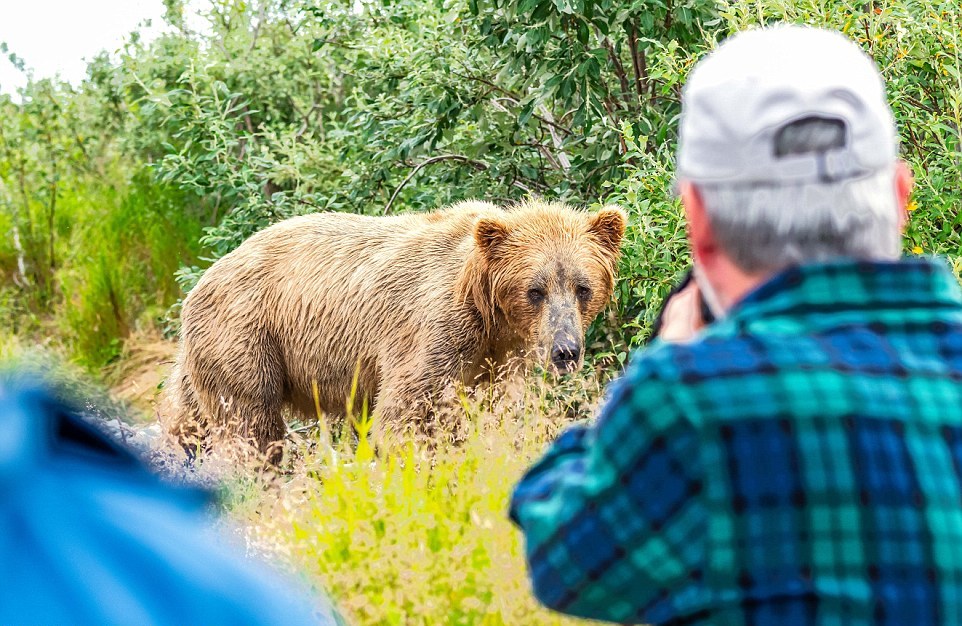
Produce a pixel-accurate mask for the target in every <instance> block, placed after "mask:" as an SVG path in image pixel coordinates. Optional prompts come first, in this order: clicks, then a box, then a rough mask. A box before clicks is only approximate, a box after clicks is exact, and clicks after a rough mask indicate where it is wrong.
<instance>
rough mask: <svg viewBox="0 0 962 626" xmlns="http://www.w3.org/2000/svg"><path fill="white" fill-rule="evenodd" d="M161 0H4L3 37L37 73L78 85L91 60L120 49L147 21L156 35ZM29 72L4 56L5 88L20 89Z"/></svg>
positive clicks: (0, 11)
mask: <svg viewBox="0 0 962 626" xmlns="http://www.w3.org/2000/svg"><path fill="white" fill-rule="evenodd" d="M163 14H164V5H163V2H162V1H161V0H0V41H5V42H6V43H7V45H8V46H9V47H10V52H14V53H16V54H17V55H18V56H20V57H21V58H22V59H23V60H24V61H25V62H26V66H27V68H28V69H32V70H33V72H34V76H35V77H37V78H46V77H51V76H54V75H57V74H59V75H60V77H61V78H63V79H64V80H67V81H69V82H70V83H72V84H75V85H76V84H77V83H79V82H80V80H81V79H83V77H84V76H86V67H87V64H86V61H85V59H87V60H89V59H92V58H93V57H94V56H95V55H96V54H97V53H98V52H100V51H101V50H107V51H109V52H115V51H117V50H118V49H119V48H120V46H121V45H122V43H123V42H124V41H125V40H126V39H127V37H128V36H129V34H130V32H131V31H133V30H135V29H137V26H138V25H139V24H140V23H141V22H143V21H144V20H147V19H150V20H152V22H153V26H152V28H151V29H150V30H149V31H147V32H145V34H146V35H147V38H148V39H149V38H151V37H152V36H156V33H157V32H159V31H160V26H162V25H163ZM25 82H26V79H25V77H24V76H23V74H22V73H21V72H19V71H17V69H16V68H14V66H13V65H12V64H11V63H10V61H9V60H7V57H6V55H2V57H0V92H3V93H15V92H16V89H17V88H18V87H22V86H23V85H24V84H25Z"/></svg>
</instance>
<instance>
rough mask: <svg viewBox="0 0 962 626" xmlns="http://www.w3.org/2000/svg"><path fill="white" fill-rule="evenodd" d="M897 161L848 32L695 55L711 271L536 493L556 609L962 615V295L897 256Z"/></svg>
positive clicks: (529, 497) (528, 519)
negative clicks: (707, 317)
mask: <svg viewBox="0 0 962 626" xmlns="http://www.w3.org/2000/svg"><path fill="white" fill-rule="evenodd" d="M896 153H897V141H896V133H895V125H894V122H893V119H892V114H891V112H890V110H889V108H888V106H887V104H886V101H885V92H884V88H883V85H882V81H881V79H880V77H879V74H878V71H877V69H876V67H875V65H874V63H872V61H871V60H870V59H869V58H868V57H867V56H865V55H864V54H863V53H862V51H861V50H860V49H859V48H858V47H857V46H856V45H855V44H853V43H852V42H850V41H848V40H847V39H845V38H844V37H842V36H841V35H839V34H836V33H831V32H827V31H821V30H815V29H808V28H802V27H780V28H772V29H764V30H758V31H752V32H748V33H742V34H739V35H736V36H734V37H733V38H732V39H731V40H729V41H728V42H726V43H724V44H723V45H722V46H720V47H719V48H718V50H717V51H715V52H714V53H712V54H711V55H709V56H708V57H707V58H706V59H704V60H702V61H701V62H700V63H698V65H697V66H696V68H695V69H694V71H693V72H692V74H691V75H690V77H689V79H688V83H687V85H686V87H685V90H684V93H683V96H682V117H681V129H680V139H679V146H678V155H677V170H678V172H677V174H678V180H679V183H680V192H681V199H682V203H683V204H684V207H685V212H686V216H687V220H688V226H689V231H688V232H689V243H690V245H691V250H692V256H693V258H694V273H693V276H694V279H695V280H694V281H693V282H692V283H691V284H690V285H689V286H688V287H686V288H684V289H682V290H681V291H679V292H678V293H677V294H676V295H674V297H672V298H671V300H670V301H669V302H668V305H667V308H666V310H665V312H664V316H663V320H662V322H663V323H662V326H661V330H660V337H659V338H658V339H657V340H656V341H655V342H653V343H652V344H651V346H650V347H649V348H647V349H645V350H643V351H640V352H639V353H637V354H635V355H634V356H633V358H632V360H631V363H630V365H629V366H628V368H627V370H626V371H625V373H624V376H623V377H622V378H621V379H620V380H619V381H618V382H616V383H615V384H613V385H612V388H611V390H610V397H609V398H608V402H607V405H606V406H605V407H604V409H603V410H602V414H601V416H600V417H599V419H598V421H597V423H595V424H594V425H592V426H590V427H576V428H573V429H571V430H569V431H568V432H566V433H565V434H563V435H562V436H561V437H560V438H559V440H558V441H557V442H556V444H555V445H554V447H553V448H552V449H551V450H550V451H549V452H548V453H547V455H546V456H545V457H544V458H543V459H542V460H541V461H540V462H539V463H538V464H537V465H535V466H534V467H533V468H532V469H531V470H530V471H529V472H528V474H527V475H526V476H525V477H524V478H523V480H522V481H521V483H520V484H519V485H518V487H517V490H516V491H515V494H514V499H513V502H512V507H511V516H512V518H513V519H514V520H515V521H516V522H517V523H518V524H519V525H520V526H521V528H522V529H523V531H524V533H525V536H526V539H527V556H528V559H529V562H530V569H531V577H532V580H533V583H534V590H535V593H536V594H537V596H538V597H539V598H540V599H541V601H542V602H544V603H545V604H546V605H548V606H550V607H553V608H555V609H557V610H559V611H564V612H566V613H572V614H575V615H581V616H586V617H593V618H599V619H607V620H611V621H616V622H622V623H626V622H641V623H650V624H686V625H694V624H715V625H723V626H796V625H798V626H802V625H814V624H823V625H826V626H828V625H832V626H856V625H858V626H861V625H866V626H867V625H883V624H886V625H887V624H890V625H892V626H896V625H908V624H911V625H912V626H935V625H941V624H945V625H948V624H962V293H960V289H959V284H958V282H957V281H956V279H955V277H954V276H953V275H952V274H951V273H950V272H949V271H948V270H947V268H946V267H945V265H944V264H943V263H942V262H940V261H938V260H936V259H921V258H916V259H911V260H899V255H900V249H901V242H900V231H901V229H902V226H903V224H904V220H905V213H904V209H905V206H906V202H907V200H908V196H909V192H910V189H911V176H910V175H909V172H908V168H907V167H906V166H905V165H904V164H903V163H901V162H899V161H898V160H897V157H896ZM702 301H704V302H706V303H707V304H708V305H709V306H710V308H711V310H712V313H713V314H714V316H715V317H716V318H718V320H717V321H716V322H714V323H712V324H710V325H708V326H704V320H703V318H702V314H701V307H700V304H701V302H702Z"/></svg>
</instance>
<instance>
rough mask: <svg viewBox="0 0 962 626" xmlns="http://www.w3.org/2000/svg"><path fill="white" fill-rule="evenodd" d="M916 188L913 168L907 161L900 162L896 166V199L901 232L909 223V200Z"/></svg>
mask: <svg viewBox="0 0 962 626" xmlns="http://www.w3.org/2000/svg"><path fill="white" fill-rule="evenodd" d="M914 186H915V177H914V176H912V168H911V167H910V166H909V164H908V163H906V162H905V161H902V160H899V162H898V163H896V164H895V199H896V201H897V202H898V209H899V232H900V233H901V232H904V231H905V227H906V225H907V224H908V222H909V211H908V206H909V198H910V197H911V196H912V188H913V187H914Z"/></svg>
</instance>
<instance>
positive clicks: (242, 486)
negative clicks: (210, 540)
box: [226, 379, 600, 625]
mask: <svg viewBox="0 0 962 626" xmlns="http://www.w3.org/2000/svg"><path fill="white" fill-rule="evenodd" d="M518 395H520V396H521V397H519V398H515V399H514V400H513V401H510V400H506V399H504V398H503V397H502V398H497V399H493V398H492V397H491V395H489V396H488V397H485V398H472V399H462V401H461V403H460V405H459V406H458V407H457V409H456V410H455V411H454V413H455V414H456V417H457V418H458V423H457V424H456V426H457V427H456V429H455V430H456V431H457V432H458V435H457V438H458V439H459V440H460V441H459V442H457V443H450V442H448V441H445V442H443V443H442V444H440V445H435V446H432V447H433V450H432V449H429V447H427V446H417V445H415V444H407V445H406V446H404V447H401V448H399V449H395V450H394V451H393V452H390V453H388V454H385V455H382V456H381V458H379V459H376V460H375V459H373V458H372V453H371V451H370V446H368V445H367V442H366V439H365V437H364V436H363V433H362V436H361V437H360V439H361V441H360V443H359V445H357V446H356V447H355V446H353V445H334V446H331V445H330V444H328V443H326V440H327V439H328V437H327V436H326V434H325V433H324V432H322V433H321V434H320V435H317V436H312V440H313V441H310V442H303V443H302V444H300V445H299V446H298V453H299V455H301V456H300V457H299V459H298V460H297V461H295V462H294V464H293V465H294V467H293V469H292V471H291V472H290V473H288V474H286V475H284V476H282V477H276V478H273V479H268V478H265V477H262V478H258V479H252V478H251V475H247V477H246V478H244V479H241V480H240V481H235V483H234V484H233V485H232V486H231V487H230V488H229V489H228V493H229V495H228V502H227V505H226V506H227V509H228V511H229V512H230V514H231V516H232V517H233V518H234V519H236V520H238V521H239V522H240V523H241V524H242V526H243V527H244V528H245V529H246V534H247V539H248V541H249V543H250V546H251V548H252V549H254V550H255V551H257V552H266V553H268V554H269V555H271V556H273V557H275V558H278V559H279V560H280V561H281V562H282V563H285V564H286V565H287V566H288V567H290V568H292V569H294V570H295V571H298V572H300V573H301V574H302V575H303V576H304V577H305V578H306V579H307V580H308V581H309V582H310V584H312V585H313V586H315V587H316V588H317V589H319V590H326V591H327V592H328V593H329V594H330V595H331V596H332V597H333V599H334V600H335V602H336V603H337V605H338V606H339V608H340V609H341V611H342V612H343V614H344V616H345V617H346V618H347V620H348V621H349V622H350V623H352V624H358V625H365V624H405V625H408V624H410V625H419V624H425V625H427V624H431V625H434V624H511V625H521V624H573V623H578V620H572V619H568V618H564V617H562V616H560V615H558V614H556V613H553V612H551V611H548V610H547V609H544V608H542V607H540V606H539V605H538V603H537V601H536V600H535V599H534V597H533V596H532V595H531V590H530V586H529V583H528V579H527V571H526V566H525V561H524V551H523V550H524V544H523V538H522V536H521V534H520V533H519V532H518V531H517V529H515V528H514V527H513V526H512V525H511V523H510V522H509V521H508V519H507V511H508V501H509V498H510V493H511V489H512V487H513V485H514V484H515V483H516V481H517V480H518V479H519V478H520V476H521V475H522V473H523V472H524V471H525V469H526V468H527V467H528V466H529V465H530V464H531V463H532V462H533V461H534V460H535V459H536V458H537V457H538V456H539V455H540V454H541V453H542V452H543V451H544V448H545V446H546V445H547V444H548V442H549V441H551V440H552V439H553V438H554V437H556V436H557V434H558V432H559V430H561V429H562V428H563V427H565V426H566V425H568V424H570V423H571V421H572V419H571V418H572V415H589V414H590V412H591V410H592V405H593V404H594V403H595V401H596V400H597V398H598V397H599V395H600V393H599V385H598V383H596V382H593V381H587V382H586V381H585V380H584V379H582V380H579V381H575V382H571V381H569V383H568V384H567V385H564V386H563V388H561V389H558V388H552V387H551V386H549V385H545V384H537V385H534V386H533V387H532V388H531V389H529V390H527V391H526V392H523V393H519V394H518ZM562 398H563V400H562ZM362 431H363V428H362ZM348 439H349V438H348Z"/></svg>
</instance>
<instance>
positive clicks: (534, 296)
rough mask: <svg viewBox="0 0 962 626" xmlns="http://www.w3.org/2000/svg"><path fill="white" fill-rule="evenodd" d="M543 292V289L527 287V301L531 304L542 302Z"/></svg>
mask: <svg viewBox="0 0 962 626" xmlns="http://www.w3.org/2000/svg"><path fill="white" fill-rule="evenodd" d="M544 298H545V293H544V290H543V289H529V290H528V301H529V302H531V304H541V303H542V302H544Z"/></svg>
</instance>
